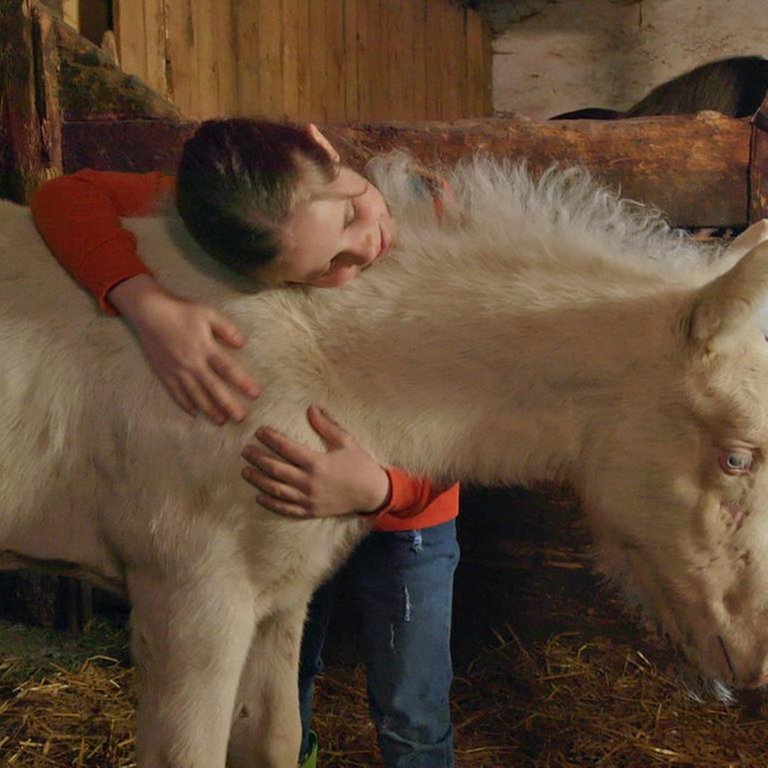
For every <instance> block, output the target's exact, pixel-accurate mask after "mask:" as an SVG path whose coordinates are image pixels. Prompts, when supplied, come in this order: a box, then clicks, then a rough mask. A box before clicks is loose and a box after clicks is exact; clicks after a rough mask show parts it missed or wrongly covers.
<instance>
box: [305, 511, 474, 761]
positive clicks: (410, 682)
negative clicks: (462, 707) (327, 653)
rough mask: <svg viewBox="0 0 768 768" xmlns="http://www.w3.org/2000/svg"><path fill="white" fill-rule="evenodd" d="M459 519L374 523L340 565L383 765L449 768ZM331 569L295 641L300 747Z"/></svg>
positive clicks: (330, 593)
mask: <svg viewBox="0 0 768 768" xmlns="http://www.w3.org/2000/svg"><path fill="white" fill-rule="evenodd" d="M458 561H459V546H458V542H457V541H456V521H455V520H451V521H449V522H447V523H443V524H441V525H436V526H434V527H433V528H425V529H423V530H417V531H402V532H400V531H398V532H383V531H374V532H373V533H371V534H370V535H369V536H368V537H367V538H366V539H365V540H364V541H363V542H362V544H361V545H360V546H359V547H358V548H357V550H356V551H355V552H354V554H353V555H352V557H351V558H350V560H349V562H348V563H347V565H346V566H345V570H344V572H345V573H346V574H347V576H348V577H349V578H351V583H352V585H353V587H354V589H355V590H356V592H357V596H358V597H359V602H360V608H361V612H362V631H363V645H364V654H365V664H366V668H367V672H368V703H369V707H370V711H371V717H372V719H373V722H374V724H375V725H376V731H377V733H378V736H379V749H380V750H381V754H382V757H383V758H384V764H385V765H386V766H387V768H452V767H453V729H452V727H451V713H450V707H449V692H450V687H451V682H452V679H453V667H452V664H451V648H450V639H451V610H452V605H453V574H454V571H455V570H456V566H457V564H458ZM338 581H339V577H338V576H336V577H334V578H333V579H331V581H329V582H328V583H327V584H325V585H324V586H323V587H321V588H320V589H318V591H317V592H316V593H315V596H314V598H313V599H312V603H311V604H310V608H309V616H308V619H307V624H306V626H305V628H304V637H303V640H302V645H301V665H300V670H299V705H300V709H301V724H302V752H301V754H302V755H304V754H305V753H306V751H307V748H308V746H309V728H310V722H311V719H312V692H313V688H314V679H315V675H316V674H317V673H318V672H320V671H322V669H323V662H322V656H321V654H322V650H323V644H324V642H325V635H326V632H327V630H328V622H329V619H330V612H331V606H332V604H333V600H334V596H335V593H336V591H337V586H338Z"/></svg>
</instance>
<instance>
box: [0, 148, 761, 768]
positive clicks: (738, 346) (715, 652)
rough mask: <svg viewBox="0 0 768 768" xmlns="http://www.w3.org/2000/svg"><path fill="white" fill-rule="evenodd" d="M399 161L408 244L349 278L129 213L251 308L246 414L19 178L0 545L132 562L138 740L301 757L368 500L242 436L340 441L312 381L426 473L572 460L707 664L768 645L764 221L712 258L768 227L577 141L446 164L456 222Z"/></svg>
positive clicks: (5, 276) (559, 470)
mask: <svg viewBox="0 0 768 768" xmlns="http://www.w3.org/2000/svg"><path fill="white" fill-rule="evenodd" d="M406 163H407V159H405V158H403V157H394V158H389V159H388V160H385V161H381V162H380V164H379V166H378V167H377V168H374V170H373V174H374V178H375V180H376V182H377V183H378V184H379V185H380V186H381V188H382V190H383V191H384V193H385V196H386V197H387V199H388V200H389V201H390V203H391V204H392V207H393V210H394V212H395V215H396V217H397V218H398V220H399V222H400V236H399V241H398V247H397V249H396V251H395V252H394V253H392V254H391V255H389V256H387V257H385V258H384V259H382V260H380V262H378V263H376V264H375V265H374V266H373V267H372V268H371V269H370V270H368V272H366V273H365V274H364V275H362V276H361V277H360V278H359V279H358V280H356V281H354V282H353V283H352V284H350V285H348V286H346V287H344V288H341V289H337V290H334V291H321V290H311V291H310V290H307V291H304V290H297V289H290V290H275V291H270V292H268V293H263V294H258V295H256V294H255V293H253V292H252V291H251V290H250V289H249V286H248V285H247V284H245V283H244V282H243V281H240V280H238V279H233V278H232V277H231V276H230V275H227V274H225V273H224V272H222V271H220V270H219V269H218V268H217V267H216V266H215V265H214V264H213V263H211V262H210V260H208V259H207V258H206V257H205V256H204V255H203V254H202V253H200V251H199V250H198V249H197V248H196V247H195V245H194V244H193V243H192V242H191V240H190V239H189V238H188V236H187V235H186V233H185V232H184V230H183V228H182V227H181V225H180V224H179V222H178V221H177V220H175V219H174V218H173V217H168V218H165V219H146V220H132V221H130V222H128V226H129V227H130V228H131V229H132V230H133V231H134V232H135V233H136V235H137V236H138V239H139V243H140V248H141V252H142V253H143V254H144V255H145V256H146V258H147V259H149V261H150V263H151V266H153V268H154V269H155V272H156V273H157V275H158V276H159V278H160V280H161V281H162V282H164V283H165V284H166V285H169V286H172V287H173V288H174V290H176V291H177V292H178V293H179V294H181V295H185V296H188V297H190V298H193V299H199V300H202V301H206V302H209V303H211V304H214V305H216V306H218V307H219V308H220V309H221V310H222V311H223V312H225V313H226V314H227V315H228V316H230V317H231V318H232V319H233V320H234V322H235V323H236V324H237V325H238V326H239V327H240V328H241V329H242V330H243V332H244V333H245V335H246V336H247V338H248V343H247V345H246V347H245V349H244V350H243V351H242V353H241V356H240V357H241V362H243V364H244V365H245V366H246V367H247V368H248V369H249V371H250V373H251V374H252V375H253V377H254V378H255V379H256V380H257V381H258V382H259V383H260V384H261V385H263V387H264V391H263V394H262V395H261V397H260V398H259V399H258V401H257V402H256V403H255V405H254V407H253V408H252V412H251V414H250V415H249V417H248V418H247V419H246V421H245V422H244V423H243V424H241V425H238V426H234V425H230V426H227V427H225V428H218V427H215V426H211V425H209V424H207V423H205V422H203V421H201V420H196V421H195V420H192V419H190V418H189V417H188V416H186V415H185V414H184V413H182V412H181V411H180V410H179V409H178V407H177V406H176V405H174V404H173V403H172V402H171V401H170V400H169V398H168V397H167V396H166V395H165V393H164V392H163V391H162V389H161V387H160V385H159V384H158V382H157V381H156V380H155V378H154V376H153V375H152V373H151V372H150V370H149V369H148V367H147V365H146V363H145V362H144V360H143V358H142V354H141V351H140V349H139V347H138V345H137V343H136V341H135V340H134V338H132V336H131V334H130V333H129V332H128V331H127V329H126V328H125V326H124V325H123V324H122V323H121V322H120V321H119V320H115V319H109V318H105V317H103V316H102V313H101V312H100V310H98V308H96V307H95V306H94V305H93V303H92V302H91V300H90V299H88V298H87V297H86V296H85V294H84V293H83V292H82V291H80V290H79V289H78V288H77V287H76V286H75V285H73V284H72V282H71V281H70V279H69V278H68V277H67V276H66V275H65V274H63V273H62V272H61V270H60V268H59V267H58V265H56V263H55V262H54V261H53V259H52V258H51V256H50V254H49V253H48V252H47V250H46V248H45V247H44V245H43V244H42V243H41V241H40V239H39V238H38V236H37V234H36V232H35V230H34V227H33V225H32V222H31V219H30V216H29V212H28V211H27V210H26V209H23V208H19V207H17V206H14V205H11V204H9V203H2V204H0V256H1V258H0V354H1V355H2V357H3V360H4V361H5V363H4V368H3V372H2V374H1V375H0V433H2V435H3V448H2V452H0V565H5V566H7V567H14V566H16V565H18V564H20V563H29V562H42V561H58V562H59V563H61V562H62V561H65V562H70V563H75V564H77V565H78V567H79V568H80V569H81V571H82V572H84V573H87V574H89V575H91V577H93V578H95V579H96V580H98V581H100V582H101V583H102V584H107V585H111V586H113V587H115V588H122V587H125V588H127V591H128V593H129V595H130V598H131V601H132V625H133V645H134V652H135V656H136V659H137V662H138V664H139V666H140V668H141V669H142V670H143V674H144V685H143V687H142V691H141V695H140V704H139V713H138V743H139V750H138V752H139V757H138V759H139V764H140V765H141V766H143V767H144V768H148V767H149V766H157V765H164V766H174V767H175V766H184V768H198V767H199V768H203V767H204V768H216V767H218V768H222V766H223V765H224V760H225V755H228V758H229V761H230V764H231V766H232V768H244V767H245V766H269V768H288V766H291V767H292V766H294V765H295V762H296V755H297V751H298V741H297V739H298V716H297V712H296V709H297V707H296V670H297V653H298V644H299V639H300V633H301V624H302V621H303V617H304V612H305V605H306V602H307V600H308V598H309V596H310V595H311V593H312V591H313V589H314V588H315V586H316V585H317V584H318V583H319V582H320V580H322V579H323V578H324V577H326V576H327V575H328V574H329V573H330V572H331V570H332V569H333V568H334V567H335V566H336V565H337V564H338V563H339V562H340V561H341V560H342V559H343V558H344V557H345V556H346V554H347V553H348V552H349V550H350V548H351V547H352V546H353V545H354V543H355V542H356V541H357V540H358V539H359V538H360V537H361V536H362V535H364V533H365V530H366V525H367V524H366V523H365V522H363V521H361V520H359V519H337V520H313V521H299V522H297V521H293V520H287V519H282V518H279V517H277V516H274V515H272V514H271V513H268V512H266V511H265V510H263V509H261V508H260V507H259V506H258V505H257V504H256V502H255V498H254V497H255V493H254V492H253V490H252V489H250V488H249V487H248V486H247V485H246V484H245V483H244V482H243V481H242V480H241V479H240V476H239V471H240V460H239V452H240V449H241V447H242V445H243V444H244V443H245V442H246V441H247V440H248V439H249V437H250V436H251V434H252V433H253V431H254V429H255V427H256V426H258V425H260V424H264V423H268V424H272V425H274V426H276V427H278V428H279V429H281V430H282V431H284V432H286V433H287V434H288V435H289V436H292V437H294V438H298V439H301V440H304V441H305V442H307V443H308V444H311V445H314V446H315V447H319V441H318V438H317V436H316V435H315V434H314V433H313V432H312V430H311V429H310V428H309V426H308V424H307V421H306V417H305V409H306V406H307V405H308V404H310V403H318V404H321V405H323V406H324V407H325V408H327V409H328V410H329V411H330V412H331V413H332V414H333V415H334V416H335V418H336V419H337V420H338V421H339V422H340V423H341V424H343V425H344V426H345V427H346V428H348V429H349V430H350V431H351V432H352V433H353V434H354V435H355V436H356V437H357V438H358V439H359V440H360V441H361V443H362V444H363V445H365V446H367V447H368V448H369V449H370V450H371V451H372V452H373V453H374V454H375V455H376V456H377V457H378V458H379V459H380V460H381V461H382V462H383V463H387V464H393V465H399V466H402V467H405V468H406V469H408V470H410V471H411V472H414V473H428V474H430V475H432V476H434V477H436V478H437V479H438V480H445V481H448V480H453V479H461V480H471V481H475V482H479V483H486V484H489V483H529V482H532V481H535V480H541V479H545V478H557V479H564V480H567V481H569V482H571V483H572V484H573V485H574V487H576V488H577V489H579V491H580V492H581V493H582V494H583V495H584V498H585V501H586V504H587V509H588V515H589V520H590V522H591V524H592V527H593V530H594V533H595V537H596V542H597V548H598V551H599V553H600V555H601V558H602V560H603V562H604V564H605V566H606V567H607V568H608V569H610V570H611V571H612V572H613V573H614V574H616V575H618V576H619V577H620V578H621V579H622V580H623V581H624V582H625V583H626V584H627V586H628V588H629V589H630V590H631V591H632V592H633V593H634V594H636V595H637V596H638V597H639V598H640V599H641V600H642V601H643V602H644V603H645V605H646V606H647V608H648V609H649V611H650V612H651V613H652V614H653V615H654V616H655V617H657V618H658V619H659V620H660V621H661V622H662V623H663V624H664V625H665V628H666V630H667V631H668V632H669V633H670V635H671V636H672V637H673V639H674V640H675V641H676V642H677V643H678V644H679V645H680V646H681V647H683V648H684V649H685V651H686V653H687V654H688V656H689V657H690V658H691V659H692V660H694V661H695V662H697V663H698V664H699V665H700V666H701V668H702V669H703V670H704V672H706V673H707V674H708V675H711V676H719V677H726V676H732V677H733V679H734V680H735V681H736V682H741V683H754V682H755V681H756V680H759V679H762V677H763V676H764V675H765V673H766V671H768V664H767V662H766V655H767V653H768V628H767V627H768V624H766V622H765V621H764V618H765V613H766V611H768V594H765V590H764V589H763V588H762V586H763V585H764V583H765V577H766V575H767V574H766V571H767V570H768V557H767V556H766V555H768V525H766V524H764V523H763V521H761V520H760V515H757V514H754V515H752V514H750V513H751V512H752V511H758V510H759V509H760V507H761V506H762V504H763V503H764V501H765V494H766V490H765V486H766V480H765V477H764V476H763V475H764V473H763V468H762V463H761V462H762V450H763V449H764V446H765V445H766V442H767V441H768V424H767V423H766V414H767V413H768V410H767V409H766V407H765V405H766V398H765V397H763V396H762V389H763V388H764V387H765V385H766V383H768V354H766V350H765V348H764V343H763V339H762V336H761V334H760V332H759V331H758V330H757V329H756V326H755V323H754V320H753V318H752V317H751V315H752V314H753V312H754V311H756V309H757V304H758V303H759V300H761V299H762V296H763V293H764V285H765V282H766V275H768V265H767V264H766V258H765V250H764V249H763V250H760V249H757V250H756V251H754V252H752V253H750V254H749V255H747V256H746V257H744V258H743V259H742V260H741V261H739V262H738V264H737V266H736V267H735V268H734V269H733V270H732V271H730V272H727V273H725V274H724V276H723V277H722V278H721V279H720V280H719V281H715V282H711V281H712V279H713V278H714V277H715V276H716V275H718V274H720V273H723V272H725V270H726V269H727V268H728V267H730V266H731V264H732V263H734V262H735V261H736V260H737V259H738V257H740V256H742V255H743V252H744V251H745V250H746V247H747V246H749V245H751V244H752V243H751V242H749V241H750V239H754V240H755V241H758V240H761V239H764V237H765V232H764V231H763V230H760V231H759V232H757V233H755V232H754V231H753V232H752V233H751V234H750V235H749V236H748V237H747V242H746V244H745V243H742V244H740V245H739V246H738V247H737V248H735V249H734V250H733V251H730V252H729V253H728V254H725V255H723V254H721V253H720V252H719V251H717V250H716V249H709V250H707V249H704V248H703V247H702V246H700V245H697V244H695V243H693V242H691V241H689V240H687V239H686V238H685V237H684V236H683V235H681V234H679V233H676V232H674V231H671V230H670V229H669V228H668V227H667V226H666V225H665V224H664V223H663V221H662V220H661V218H660V217H659V216H658V215H657V214H655V213H654V212H653V211H649V210H648V209H647V208H644V207H641V206H638V205H635V204H632V203H629V202H625V201H620V200H618V199H617V198H616V197H615V196H614V195H612V194H611V193H609V192H606V191H605V190H602V189H599V188H597V187H596V186H595V185H594V184H593V183H592V182H591V181H590V179H589V178H588V176H587V175H586V174H585V173H583V172H581V171H575V170H571V171H566V172H555V171H553V172H550V173H548V174H545V176H544V178H543V179H542V180H540V181H538V182H534V181H532V180H531V179H530V178H529V176H528V175H527V174H526V172H525V169H524V168H521V167H512V166H510V165H507V164H499V163H495V162H492V161H490V160H484V159H475V160H473V161H472V162H469V163H466V164H464V165H461V166H460V167H458V168H456V169H454V170H452V171H450V172H449V177H450V184H451V187H452V189H453V195H454V199H448V200H446V201H445V202H446V207H447V214H446V217H447V218H446V222H445V223H444V224H443V225H442V226H438V225H437V223H436V222H434V216H433V214H432V207H431V201H430V200H429V199H428V198H418V196H416V197H414V191H413V189H412V188H411V187H410V184H411V182H410V181H409V177H408V174H407V172H406V168H405V166H406ZM755 285H757V286H759V289H756V288H755V287H754V286H755ZM733 445H739V446H747V447H748V448H750V449H751V450H754V451H755V456H756V460H755V466H754V468H753V471H752V472H751V473H750V474H748V475H738V476H736V475H727V474H726V473H725V472H724V470H723V469H722V468H721V467H720V466H719V465H718V450H721V449H723V447H724V446H725V447H726V448H727V446H733ZM734 509H737V510H738V512H739V514H738V515H736V514H735V513H734ZM723 510H727V511H726V512H724V511H723ZM724 648H727V655H728V658H727V663H726V660H725V659H724V654H725V653H726V652H725V650H724Z"/></svg>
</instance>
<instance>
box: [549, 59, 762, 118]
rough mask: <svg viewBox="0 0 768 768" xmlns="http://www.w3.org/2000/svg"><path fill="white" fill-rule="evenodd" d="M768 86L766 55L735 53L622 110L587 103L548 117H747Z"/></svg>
mask: <svg viewBox="0 0 768 768" xmlns="http://www.w3.org/2000/svg"><path fill="white" fill-rule="evenodd" d="M767 89H768V59H763V58H761V57H759V56H737V57H733V58H729V59H721V60H720V61H713V62H709V63H708V64H703V65H702V66H700V67H696V68H695V69H692V70H691V71H690V72H686V73H684V74H682V75H679V76H678V77H675V78H673V79H672V80H669V81H668V82H666V83H662V84H661V85H658V86H656V88H654V89H653V90H651V91H650V92H649V93H648V94H647V95H646V96H644V97H643V98H642V99H641V100H640V101H638V102H637V104H635V105H634V106H632V107H630V108H629V109H628V110H627V111H626V112H619V111H616V110H613V109H603V108H600V107H588V108H586V109H577V110H575V111H572V112H563V113H562V114H559V115H555V116H554V117H553V118H551V119H552V120H584V119H590V120H616V119H620V118H627V117H642V116H647V115H687V114H695V113H696V112H701V111H703V110H714V111H716V112H721V113H722V114H724V115H728V116H730V117H749V116H750V115H753V114H754V113H755V112H757V110H758V109H759V107H760V104H762V102H763V99H764V98H765V94H766V90H767Z"/></svg>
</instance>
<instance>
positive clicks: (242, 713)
mask: <svg viewBox="0 0 768 768" xmlns="http://www.w3.org/2000/svg"><path fill="white" fill-rule="evenodd" d="M306 611H307V609H306V603H301V605H299V606H297V607H295V608H293V609H291V610H286V611H282V612H280V613H278V614H274V615H272V616H270V617H269V618H267V619H265V620H264V621H263V622H261V623H260V624H259V625H258V627H257V630H256V632H255V633H254V638H253V645H252V646H251V649H250V653H249V655H248V662H247V664H246V666H245V669H244V670H243V677H242V679H241V680H240V691H239V693H238V698H237V705H236V708H235V716H234V721H233V723H232V736H231V740H230V743H229V753H228V758H229V763H228V764H229V766H230V768H296V765H297V763H298V759H299V748H300V742H301V723H300V721H299V691H298V678H299V649H300V646H301V632H302V628H303V624H304V617H305V615H306Z"/></svg>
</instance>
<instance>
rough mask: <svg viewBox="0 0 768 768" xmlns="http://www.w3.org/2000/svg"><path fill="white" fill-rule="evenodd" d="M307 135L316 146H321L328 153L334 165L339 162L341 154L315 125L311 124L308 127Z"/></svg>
mask: <svg viewBox="0 0 768 768" xmlns="http://www.w3.org/2000/svg"><path fill="white" fill-rule="evenodd" d="M307 133H308V134H309V137H310V138H311V139H312V141H314V142H315V144H319V145H320V146H321V147H322V148H323V149H324V150H325V151H326V153H327V154H328V157H330V158H331V160H333V162H334V163H338V162H339V153H338V152H337V151H336V150H335V149H334V148H333V146H332V145H331V142H330V141H328V139H326V138H325V136H323V134H322V133H321V132H320V129H319V128H318V127H317V126H316V125H315V124H314V123H309V125H307Z"/></svg>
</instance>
